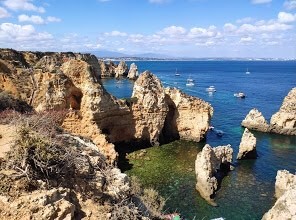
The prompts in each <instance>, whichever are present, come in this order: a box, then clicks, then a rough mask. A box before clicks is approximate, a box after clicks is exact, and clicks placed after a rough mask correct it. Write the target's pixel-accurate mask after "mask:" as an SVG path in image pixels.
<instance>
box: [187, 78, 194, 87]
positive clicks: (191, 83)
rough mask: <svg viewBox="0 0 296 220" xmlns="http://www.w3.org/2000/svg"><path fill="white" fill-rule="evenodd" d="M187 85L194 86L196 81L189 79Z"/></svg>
mask: <svg viewBox="0 0 296 220" xmlns="http://www.w3.org/2000/svg"><path fill="white" fill-rule="evenodd" d="M186 86H194V82H193V81H190V80H188V79H187V83H186Z"/></svg>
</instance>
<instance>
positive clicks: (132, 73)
mask: <svg viewBox="0 0 296 220" xmlns="http://www.w3.org/2000/svg"><path fill="white" fill-rule="evenodd" d="M138 75H139V73H138V67H137V65H136V64H135V63H132V64H131V65H130V69H129V71H128V74H127V78H129V79H131V80H136V79H137V77H138Z"/></svg>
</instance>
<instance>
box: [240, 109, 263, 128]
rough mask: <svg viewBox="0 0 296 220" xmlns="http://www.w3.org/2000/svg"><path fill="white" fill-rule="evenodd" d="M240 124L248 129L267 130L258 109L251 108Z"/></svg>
mask: <svg viewBox="0 0 296 220" xmlns="http://www.w3.org/2000/svg"><path fill="white" fill-rule="evenodd" d="M242 126H243V127H246V128H248V129H250V130H256V131H262V132H268V131H269V125H268V123H267V121H266V120H265V118H264V116H263V115H262V113H261V112H260V111H258V109H256V108H253V109H252V110H251V111H250V112H249V113H248V115H247V116H246V118H245V119H244V120H243V121H242Z"/></svg>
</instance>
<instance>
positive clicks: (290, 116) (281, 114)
mask: <svg viewBox="0 0 296 220" xmlns="http://www.w3.org/2000/svg"><path fill="white" fill-rule="evenodd" d="M242 126H243V127H246V128H248V129H250V130H257V131H262V132H272V133H277V134H284V135H296V88H293V89H292V90H291V91H290V92H289V94H288V95H287V96H286V97H285V99H284V101H283V103H282V106H281V108H280V110H279V111H278V112H277V113H275V114H274V115H273V116H272V117H271V119H270V124H268V123H267V121H266V120H265V118H264V117H263V115H262V113H261V112H259V111H258V110H257V109H252V110H251V111H250V112H249V114H248V115H247V116H246V118H245V119H244V120H243V121H242Z"/></svg>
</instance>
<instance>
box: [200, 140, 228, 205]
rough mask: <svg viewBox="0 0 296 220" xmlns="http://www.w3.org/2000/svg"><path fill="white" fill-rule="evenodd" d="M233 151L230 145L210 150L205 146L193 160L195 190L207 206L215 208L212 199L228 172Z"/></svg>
mask: <svg viewBox="0 0 296 220" xmlns="http://www.w3.org/2000/svg"><path fill="white" fill-rule="evenodd" d="M232 153H233V149H232V148H231V146H230V145H227V146H218V147H215V148H212V147H211V146H210V145H208V144H206V145H205V146H204V148H203V149H202V151H201V152H199V153H198V154H197V157H196V160H195V174H196V180H197V183H196V189H197V191H199V193H200V195H201V197H203V198H204V199H205V200H206V201H207V202H209V204H211V205H214V206H216V203H215V202H214V197H215V194H216V192H217V190H218V189H219V185H220V183H221V181H222V178H223V177H224V176H225V175H226V174H227V172H228V171H230V166H231V165H230V163H231V160H232Z"/></svg>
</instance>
